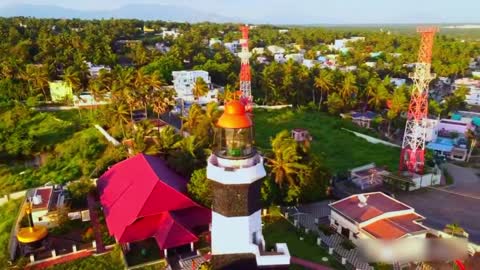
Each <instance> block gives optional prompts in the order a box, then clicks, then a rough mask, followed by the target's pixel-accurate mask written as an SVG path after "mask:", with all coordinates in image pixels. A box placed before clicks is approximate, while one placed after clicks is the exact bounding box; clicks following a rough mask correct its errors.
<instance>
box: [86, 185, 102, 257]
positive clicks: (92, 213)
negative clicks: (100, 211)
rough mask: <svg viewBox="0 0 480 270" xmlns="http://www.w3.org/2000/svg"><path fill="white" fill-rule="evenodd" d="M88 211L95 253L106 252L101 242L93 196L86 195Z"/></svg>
mask: <svg viewBox="0 0 480 270" xmlns="http://www.w3.org/2000/svg"><path fill="white" fill-rule="evenodd" d="M87 201H88V210H89V211H90V221H91V222H92V226H93V231H94V232H95V243H96V244H97V253H103V252H105V251H106V249H105V245H104V244H103V240H102V232H101V231H100V223H99V221H98V215H97V211H96V210H97V209H96V207H95V204H96V201H95V197H94V196H93V194H91V193H90V194H88V200H87Z"/></svg>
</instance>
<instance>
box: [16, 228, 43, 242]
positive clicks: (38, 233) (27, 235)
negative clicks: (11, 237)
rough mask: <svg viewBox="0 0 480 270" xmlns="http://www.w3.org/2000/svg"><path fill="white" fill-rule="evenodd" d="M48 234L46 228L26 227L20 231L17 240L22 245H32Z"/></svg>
mask: <svg viewBox="0 0 480 270" xmlns="http://www.w3.org/2000/svg"><path fill="white" fill-rule="evenodd" d="M47 234H48V230H47V227H45V226H33V227H25V228H21V229H20V230H19V231H18V233H17V239H18V242H20V243H22V244H30V243H35V242H37V241H40V240H42V239H44V238H45V237H47Z"/></svg>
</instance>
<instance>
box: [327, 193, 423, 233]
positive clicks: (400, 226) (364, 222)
mask: <svg viewBox="0 0 480 270" xmlns="http://www.w3.org/2000/svg"><path fill="white" fill-rule="evenodd" d="M329 206H330V210H331V211H330V225H331V227H333V228H334V229H335V230H336V232H338V233H339V234H342V235H344V236H345V237H347V238H348V239H350V240H352V241H353V242H355V241H357V240H361V239H376V240H396V239H401V238H409V237H421V238H425V237H426V233H427V232H428V231H429V228H428V227H426V226H424V225H422V221H423V220H425V217H423V216H421V215H420V214H418V213H416V212H415V209H413V208H412V207H410V206H408V205H406V204H405V203H402V202H400V201H398V200H396V199H394V198H392V197H390V196H388V195H386V194H384V193H382V192H371V193H363V194H356V195H351V196H349V197H347V198H344V199H342V200H339V201H336V202H333V203H331V204H329Z"/></svg>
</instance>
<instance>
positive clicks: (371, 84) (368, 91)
mask: <svg viewBox="0 0 480 270" xmlns="http://www.w3.org/2000/svg"><path fill="white" fill-rule="evenodd" d="M379 84H380V80H379V79H378V77H377V76H374V77H372V78H370V79H368V82H367V85H366V86H365V97H366V103H367V104H368V101H369V100H370V98H371V97H372V96H373V95H375V92H377V86H378V85H379Z"/></svg>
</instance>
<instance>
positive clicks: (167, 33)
mask: <svg viewBox="0 0 480 270" xmlns="http://www.w3.org/2000/svg"><path fill="white" fill-rule="evenodd" d="M159 35H161V36H162V38H167V37H171V38H173V39H176V38H177V37H178V36H179V35H180V33H179V32H178V31H177V29H172V30H167V29H166V28H163V31H162V33H160V34H159Z"/></svg>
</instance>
